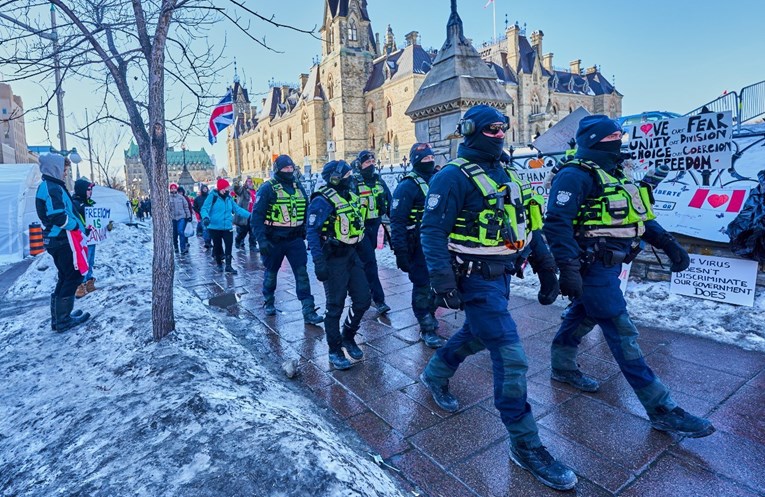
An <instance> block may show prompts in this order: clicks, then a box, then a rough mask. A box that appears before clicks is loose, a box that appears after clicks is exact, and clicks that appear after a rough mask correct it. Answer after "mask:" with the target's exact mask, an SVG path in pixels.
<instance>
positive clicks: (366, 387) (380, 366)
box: [331, 357, 413, 402]
mask: <svg viewBox="0 0 765 497" xmlns="http://www.w3.org/2000/svg"><path fill="white" fill-rule="evenodd" d="M331 374H332V376H334V378H335V379H336V380H337V381H338V382H339V383H341V384H343V385H345V387H346V388H348V390H350V391H351V392H353V393H354V394H355V395H357V396H358V397H359V398H361V399H362V400H364V401H366V402H368V401H370V400H372V399H376V398H378V397H381V396H383V395H385V394H386V393H388V392H392V391H394V390H399V389H401V388H404V387H405V386H407V385H410V384H412V383H413V381H412V379H411V378H409V377H408V376H406V375H405V374H403V373H401V372H400V371H398V370H397V369H396V368H394V367H393V366H391V365H390V364H388V363H387V362H385V361H383V360H382V359H381V358H380V357H377V358H374V359H371V360H368V361H364V362H363V363H360V364H356V365H355V366H354V367H353V368H351V369H349V370H346V371H332V373H331Z"/></svg>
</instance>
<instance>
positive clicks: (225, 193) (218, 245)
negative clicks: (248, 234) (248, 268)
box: [201, 178, 250, 274]
mask: <svg viewBox="0 0 765 497" xmlns="http://www.w3.org/2000/svg"><path fill="white" fill-rule="evenodd" d="M216 186H217V189H214V190H213V191H212V192H210V194H209V195H208V196H207V200H205V203H204V205H203V206H202V210H201V216H202V223H204V225H205V226H206V227H207V231H208V232H209V233H210V238H211V239H212V242H213V258H214V259H215V264H216V266H217V268H218V270H219V271H223V270H224V267H223V257H224V255H225V258H226V259H225V260H226V266H225V271H226V272H227V273H231V274H237V270H236V269H234V267H233V266H232V265H231V246H232V245H233V240H234V234H233V232H232V231H231V230H232V229H233V226H234V216H235V215H236V214H241V215H243V216H249V215H250V213H249V212H248V211H246V210H244V209H243V208H241V207H239V206H238V205H236V202H234V199H233V198H231V195H230V194H229V192H230V188H231V185H230V184H229V182H228V181H227V180H226V179H224V178H220V179H219V180H218V182H217V184H216ZM224 245H225V251H224Z"/></svg>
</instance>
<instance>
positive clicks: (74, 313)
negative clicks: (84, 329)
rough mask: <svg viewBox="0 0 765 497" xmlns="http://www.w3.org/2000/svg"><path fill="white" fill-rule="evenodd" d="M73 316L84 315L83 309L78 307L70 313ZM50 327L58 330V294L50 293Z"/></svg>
mask: <svg viewBox="0 0 765 497" xmlns="http://www.w3.org/2000/svg"><path fill="white" fill-rule="evenodd" d="M70 316H72V317H73V318H77V317H80V316H82V311H81V310H80V309H77V310H76V311H72V313H71V314H70ZM50 329H51V330H53V331H56V294H54V293H51V294H50Z"/></svg>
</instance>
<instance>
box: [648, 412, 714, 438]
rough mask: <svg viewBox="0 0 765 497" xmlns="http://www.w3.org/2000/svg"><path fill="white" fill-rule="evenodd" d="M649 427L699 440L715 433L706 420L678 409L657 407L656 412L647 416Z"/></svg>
mask: <svg viewBox="0 0 765 497" xmlns="http://www.w3.org/2000/svg"><path fill="white" fill-rule="evenodd" d="M648 417H649V418H650V419H651V427H652V428H653V429H654V430H659V431H666V432H668V433H674V434H676V435H682V436H686V437H691V438H701V437H706V436H708V435H711V434H712V433H714V432H715V427H714V426H713V425H712V423H711V422H709V420H708V419H704V418H700V417H698V416H694V415H693V414H690V413H687V412H685V411H684V410H682V409H680V408H679V407H675V408H674V409H672V410H671V411H670V410H669V409H667V408H666V407H659V408H658V409H656V412H655V413H653V414H649V415H648Z"/></svg>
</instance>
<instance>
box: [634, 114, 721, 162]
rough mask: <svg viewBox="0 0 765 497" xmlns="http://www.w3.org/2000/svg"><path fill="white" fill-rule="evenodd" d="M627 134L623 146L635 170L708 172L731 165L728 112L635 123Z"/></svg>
mask: <svg viewBox="0 0 765 497" xmlns="http://www.w3.org/2000/svg"><path fill="white" fill-rule="evenodd" d="M628 133H629V137H630V141H629V143H628V145H627V147H628V150H629V152H630V153H631V154H632V160H633V162H634V163H635V166H636V168H644V169H649V168H653V167H658V166H667V167H669V169H670V170H671V171H687V170H695V171H711V170H713V169H727V168H729V167H730V166H731V157H732V155H733V144H732V142H731V140H732V138H733V117H732V113H731V111H725V112H712V113H709V114H699V115H695V116H683V117H678V118H675V119H665V120H663V121H654V122H646V123H642V124H636V125H634V126H630V128H629V130H628Z"/></svg>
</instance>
